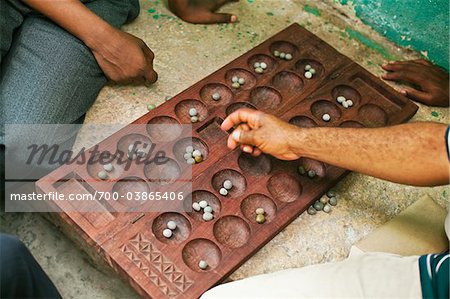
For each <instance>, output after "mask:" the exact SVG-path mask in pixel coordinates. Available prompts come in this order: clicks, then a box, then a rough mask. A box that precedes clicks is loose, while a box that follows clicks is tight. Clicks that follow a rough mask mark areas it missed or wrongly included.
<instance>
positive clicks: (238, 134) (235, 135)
mask: <svg viewBox="0 0 450 299" xmlns="http://www.w3.org/2000/svg"><path fill="white" fill-rule="evenodd" d="M240 135H241V132H239V131H238V130H234V131H233V133H231V136H232V137H233V139H234V140H236V141H239V137H240Z"/></svg>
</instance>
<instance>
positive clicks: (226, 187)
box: [219, 180, 233, 196]
mask: <svg viewBox="0 0 450 299" xmlns="http://www.w3.org/2000/svg"><path fill="white" fill-rule="evenodd" d="M231 188H233V182H232V181H230V180H225V181H224V182H223V184H222V188H220V190H219V193H220V195H222V196H227V195H228V191H229V190H231Z"/></svg>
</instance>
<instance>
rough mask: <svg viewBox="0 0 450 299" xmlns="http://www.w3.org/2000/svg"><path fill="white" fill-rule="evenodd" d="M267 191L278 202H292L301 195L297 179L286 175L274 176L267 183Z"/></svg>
mask: <svg viewBox="0 0 450 299" xmlns="http://www.w3.org/2000/svg"><path fill="white" fill-rule="evenodd" d="M267 189H268V190H269V192H270V195H272V197H273V198H274V199H276V200H278V201H280V202H293V201H295V200H297V199H299V198H300V195H301V194H302V185H301V184H300V182H299V181H298V179H297V178H295V177H293V176H292V175H290V174H287V173H277V174H274V175H273V176H272V177H271V178H270V179H269V180H268V181H267ZM265 210H266V209H265Z"/></svg>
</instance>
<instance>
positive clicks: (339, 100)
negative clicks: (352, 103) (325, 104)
mask: <svg viewBox="0 0 450 299" xmlns="http://www.w3.org/2000/svg"><path fill="white" fill-rule="evenodd" d="M346 100H347V99H346V98H345V97H344V96H338V97H337V98H336V101H337V102H338V103H341V104H342V103H344V102H345V101H346Z"/></svg>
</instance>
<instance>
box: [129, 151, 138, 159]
mask: <svg viewBox="0 0 450 299" xmlns="http://www.w3.org/2000/svg"><path fill="white" fill-rule="evenodd" d="M127 157H128V159H130V160H133V159H134V158H136V155H135V154H134V153H132V152H128V153H127Z"/></svg>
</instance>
